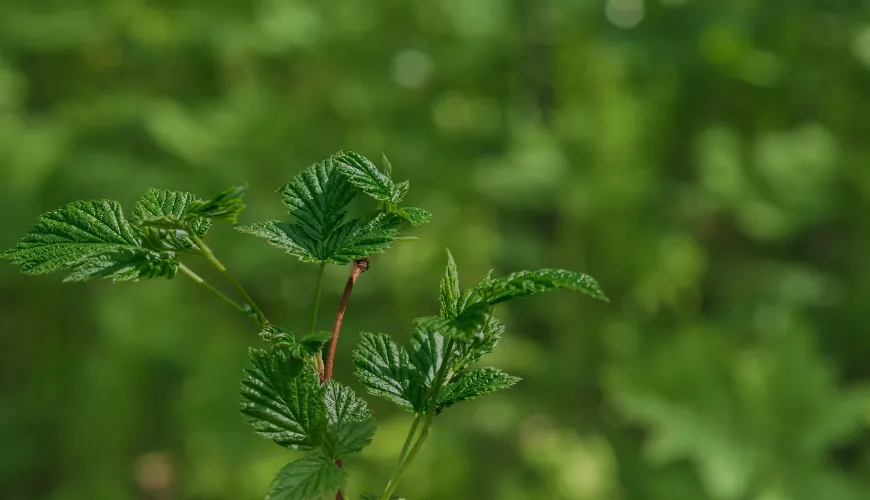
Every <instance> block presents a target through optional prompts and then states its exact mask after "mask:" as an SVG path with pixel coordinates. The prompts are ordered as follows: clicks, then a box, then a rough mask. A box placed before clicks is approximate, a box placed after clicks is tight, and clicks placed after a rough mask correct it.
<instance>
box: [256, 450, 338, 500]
mask: <svg viewBox="0 0 870 500" xmlns="http://www.w3.org/2000/svg"><path fill="white" fill-rule="evenodd" d="M346 484H347V472H345V471H344V470H342V469H341V468H340V467H339V466H338V465H336V464H335V462H334V461H332V460H330V459H328V458H326V457H323V456H320V455H309V456H307V457H305V458H300V459H299V460H296V461H295V462H291V463H289V464H287V465H286V466H284V468H283V469H281V471H280V472H278V474H277V475H276V476H275V479H274V480H273V481H272V486H271V487H270V488H269V494H268V495H266V500H332V499H334V498H335V492H336V491H338V490H339V489H343V488H344V487H345V485H346Z"/></svg>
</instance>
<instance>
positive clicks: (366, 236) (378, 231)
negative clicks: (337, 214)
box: [327, 213, 404, 264]
mask: <svg viewBox="0 0 870 500" xmlns="http://www.w3.org/2000/svg"><path fill="white" fill-rule="evenodd" d="M403 224H404V221H403V219H402V218H401V217H399V216H398V215H395V214H387V213H378V214H373V215H370V216H368V217H360V218H357V219H353V220H351V221H348V222H347V223H346V224H344V225H343V226H341V227H340V228H339V229H338V230H337V231H336V232H335V233H334V234H333V235H332V238H330V241H329V244H328V247H329V251H330V255H329V258H328V259H327V260H328V261H329V262H334V263H338V264H344V263H348V262H353V261H355V260H357V259H362V258H364V257H368V256H369V255H372V254H374V253H378V252H383V251H384V250H386V249H387V248H389V246H390V244H391V243H392V242H393V241H395V240H396V239H397V236H398V233H399V228H401V227H402V225H403Z"/></svg>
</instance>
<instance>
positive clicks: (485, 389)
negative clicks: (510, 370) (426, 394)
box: [438, 367, 520, 411]
mask: <svg viewBox="0 0 870 500" xmlns="http://www.w3.org/2000/svg"><path fill="white" fill-rule="evenodd" d="M519 381H520V379H519V378H518V377H514V376H512V375H508V374H506V373H504V372H502V371H501V370H499V369H497V368H491V367H487V368H481V369H480V370H474V371H471V372H468V373H464V374H463V375H462V376H460V377H459V379H458V380H457V381H456V382H453V383H450V384H447V386H446V387H445V388H444V390H443V392H442V393H441V396H440V397H439V398H438V409H439V411H440V410H443V409H444V408H447V407H449V406H451V405H454V404H456V403H459V402H462V401H467V400H470V399H474V398H476V397H478V396H482V395H484V394H489V393H491V392H495V391H498V390H501V389H507V388H508V387H511V386H512V385H514V384H516V383H517V382H519Z"/></svg>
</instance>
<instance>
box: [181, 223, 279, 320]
mask: <svg viewBox="0 0 870 500" xmlns="http://www.w3.org/2000/svg"><path fill="white" fill-rule="evenodd" d="M190 237H191V238H192V239H193V242H194V243H196V245H197V246H198V247H199V249H200V250H201V251H202V256H203V257H205V259H206V260H207V261H209V263H210V264H211V265H213V266H214V267H215V269H217V270H218V271H219V272H220V273H221V274H223V275H224V277H225V278H226V279H227V281H229V282H230V283H231V284H232V285H233V286H234V287H235V288H236V290H237V291H238V292H239V294H241V296H242V298H244V299H245V303H246V304H247V305H248V307H249V308H250V311H248V310H246V309H243V311H244V313H245V314H249V313H251V312H252V313H253V314H254V317H255V318H256V321H257V323H259V324H260V326H266V325H268V324H269V322H268V321H267V320H266V315H265V314H263V311H262V310H261V309H260V307H259V306H258V305H257V303H256V302H254V299H253V298H251V296H250V295H249V294H248V292H247V291H246V290H245V288H244V287H243V286H242V285H241V283H239V282H238V281H236V279H235V278H233V276H232V275H231V274H230V273H229V271H227V268H226V267H225V266H224V265H223V264H222V263H221V261H219V260H218V258H217V257H215V255H214V252H212V251H211V248H209V247H208V245H206V244H205V242H204V241H202V238H200V237H199V236H198V235H197V234H196V233H194V232H192V231H191V232H190Z"/></svg>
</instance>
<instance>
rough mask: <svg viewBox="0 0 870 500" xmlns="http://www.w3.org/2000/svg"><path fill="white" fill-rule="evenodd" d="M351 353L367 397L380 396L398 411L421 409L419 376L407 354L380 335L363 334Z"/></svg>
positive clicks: (422, 403) (422, 406)
mask: <svg viewBox="0 0 870 500" xmlns="http://www.w3.org/2000/svg"><path fill="white" fill-rule="evenodd" d="M361 337H362V339H361V341H360V343H359V346H358V347H357V349H356V350H355V351H354V353H353V361H354V364H355V365H356V376H357V378H358V379H359V381H360V382H361V383H362V384H363V385H364V386H365V387H366V389H367V390H368V391H369V393H370V394H373V395H375V396H381V397H383V398H385V399H388V400H389V401H392V402H393V403H395V404H397V405H398V406H399V407H401V408H402V409H405V410H408V411H419V410H422V409H423V408H424V407H425V398H424V397H423V394H422V387H421V385H422V384H421V380H420V379H421V375H420V374H419V373H418V372H417V370H416V368H415V367H414V365H413V364H412V363H411V360H410V357H409V355H408V351H407V350H405V348H404V347H401V346H398V345H396V343H395V342H393V340H392V339H391V338H390V337H389V336H387V335H384V334H382V333H363V334H362V335H361Z"/></svg>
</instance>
